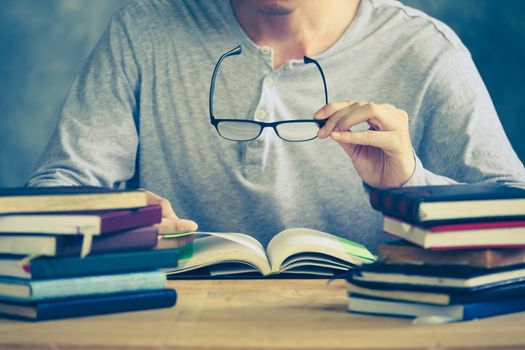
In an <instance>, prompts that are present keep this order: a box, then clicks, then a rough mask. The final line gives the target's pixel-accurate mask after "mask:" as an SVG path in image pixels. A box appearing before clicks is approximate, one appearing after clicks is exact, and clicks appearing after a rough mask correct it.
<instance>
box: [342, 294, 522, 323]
mask: <svg viewBox="0 0 525 350" xmlns="http://www.w3.org/2000/svg"><path fill="white" fill-rule="evenodd" d="M348 311H350V312H357V313H365V314H372V315H386V316H400V317H411V318H433V319H435V320H440V322H451V321H468V320H474V319H479V318H486V317H492V316H499V315H505V314H510V313H513V312H520V311H525V296H523V295H522V296H520V297H515V298H504V299H499V300H490V301H484V302H475V303H466V304H455V305H446V306H439V305H430V304H419V303H411V302H404V301H395V300H386V299H381V298H372V297H367V296H362V295H359V294H350V296H349V298H348Z"/></svg>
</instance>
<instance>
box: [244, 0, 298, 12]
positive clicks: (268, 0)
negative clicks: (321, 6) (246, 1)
mask: <svg viewBox="0 0 525 350" xmlns="http://www.w3.org/2000/svg"><path fill="white" fill-rule="evenodd" d="M250 2H251V4H252V6H253V7H254V8H255V9H256V10H257V12H259V13H262V14H264V15H267V16H286V15H289V14H290V13H292V12H294V11H295V10H296V9H297V8H298V7H299V5H300V4H301V2H302V1H301V0H251V1H250Z"/></svg>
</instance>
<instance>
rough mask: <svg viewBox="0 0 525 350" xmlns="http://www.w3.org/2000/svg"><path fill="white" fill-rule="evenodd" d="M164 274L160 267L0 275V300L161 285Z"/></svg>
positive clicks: (100, 292) (135, 289)
mask: <svg viewBox="0 0 525 350" xmlns="http://www.w3.org/2000/svg"><path fill="white" fill-rule="evenodd" d="M165 286H166V275H165V274H164V273H163V272H161V271H150V272H134V273H123V274H115V275H101V276H84V277H74V278H61V279H49V280H38V281H31V280H21V279H16V278H6V277H2V278H0V300H13V301H19V302H34V301H39V300H50V299H63V298H72V297H81V296H88V295H100V294H110V293H123V292H134V291H144V290H155V289H163V288H165Z"/></svg>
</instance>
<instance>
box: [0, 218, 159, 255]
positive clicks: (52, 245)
mask: <svg viewBox="0 0 525 350" xmlns="http://www.w3.org/2000/svg"><path fill="white" fill-rule="evenodd" d="M157 235H158V230H157V227H156V226H153V225H151V226H145V227H139V228H135V229H130V230H125V231H118V232H114V233H108V234H104V235H99V236H93V242H92V245H91V253H90V254H100V253H108V252H115V251H131V250H147V249H151V248H153V247H154V246H155V245H156V244H157ZM83 238H84V236H81V235H55V236H52V235H0V254H19V255H44V256H70V255H80V252H81V249H82V243H83Z"/></svg>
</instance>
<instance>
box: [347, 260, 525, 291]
mask: <svg viewBox="0 0 525 350" xmlns="http://www.w3.org/2000/svg"><path fill="white" fill-rule="evenodd" d="M348 279H349V280H350V282H360V285H366V286H369V287H387V286H389V287H391V288H401V289H405V288H409V289H413V290H464V291H468V290H470V291H473V290H480V289H484V288H490V287H495V286H500V285H508V284H511V283H518V282H523V281H525V265H516V266H511V267H502V268H496V269H490V270H487V269H480V268H474V267H461V266H456V267H454V266H448V267H446V268H444V267H442V266H415V265H388V264H380V263H377V264H367V265H363V266H360V267H359V268H358V269H354V270H352V271H351V275H350V276H349V277H348Z"/></svg>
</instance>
